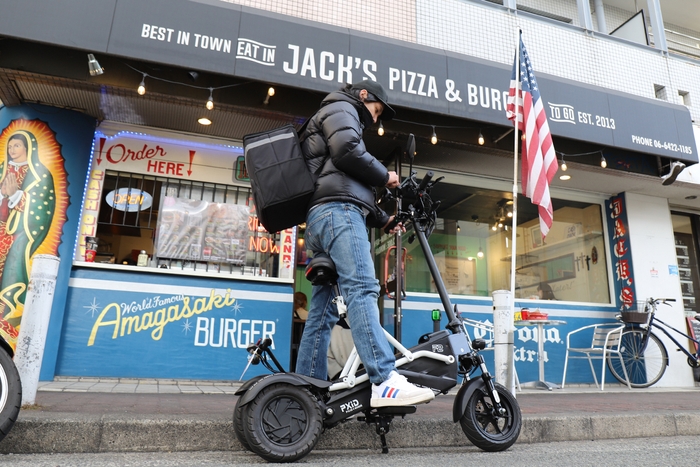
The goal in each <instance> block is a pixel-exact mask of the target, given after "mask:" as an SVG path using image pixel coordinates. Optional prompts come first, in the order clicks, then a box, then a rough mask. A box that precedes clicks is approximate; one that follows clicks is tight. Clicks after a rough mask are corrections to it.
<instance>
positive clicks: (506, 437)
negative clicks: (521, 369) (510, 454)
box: [459, 383, 522, 452]
mask: <svg viewBox="0 0 700 467" xmlns="http://www.w3.org/2000/svg"><path fill="white" fill-rule="evenodd" d="M495 387H496V392H497V393H498V397H499V399H500V400H501V408H502V409H503V410H504V412H503V413H499V412H498V411H497V409H496V404H495V401H494V400H493V395H492V394H491V393H490V392H489V391H488V389H487V388H485V387H484V388H480V389H477V390H476V391H474V393H473V394H472V395H471V396H470V397H469V400H468V401H467V407H466V410H465V411H464V415H462V418H460V419H459V423H460V425H462V431H463V432H464V434H465V435H466V436H467V438H468V439H469V441H471V442H472V444H474V446H476V447H478V448H479V449H483V450H484V451H489V452H496V451H504V450H506V449H508V448H509V447H511V446H512V445H513V443H515V441H516V440H517V439H518V436H519V435H520V428H521V427H522V415H521V413H520V406H519V405H518V402H517V401H516V400H515V397H513V395H512V394H511V393H510V392H509V391H508V390H507V389H506V388H505V386H503V385H501V384H498V383H495Z"/></svg>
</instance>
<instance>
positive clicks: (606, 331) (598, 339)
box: [561, 323, 632, 391]
mask: <svg viewBox="0 0 700 467" xmlns="http://www.w3.org/2000/svg"><path fill="white" fill-rule="evenodd" d="M624 328H625V326H624V325H622V326H621V325H619V324H617V323H602V324H589V325H588V326H583V327H581V328H578V329H575V330H573V331H571V332H570V333H568V334H567V335H566V357H565V359H564V376H563V377H562V380H561V387H562V389H563V388H564V384H565V383H566V369H567V367H568V364H569V359H570V358H572V359H581V358H585V359H587V360H588V364H589V365H590V366H591V373H593V381H595V384H596V386H597V387H600V390H601V391H603V390H604V389H605V365H606V363H607V359H608V358H613V357H614V356H615V355H616V356H617V358H619V359H620V363H622V353H621V352H620V344H621V337H622V330H623V329H624ZM586 330H589V332H590V333H591V334H592V339H591V344H590V346H588V347H571V338H572V336H574V335H575V334H578V333H580V332H582V331H586ZM569 353H576V354H583V355H569ZM593 359H600V360H601V361H602V368H601V378H600V381H601V383H600V384H598V377H597V376H596V372H595V369H594V368H593ZM621 366H622V371H623V372H624V374H625V382H626V383H627V387H628V388H629V389H632V386H630V381H629V376H628V375H627V370H626V369H625V365H624V364H622V365H621Z"/></svg>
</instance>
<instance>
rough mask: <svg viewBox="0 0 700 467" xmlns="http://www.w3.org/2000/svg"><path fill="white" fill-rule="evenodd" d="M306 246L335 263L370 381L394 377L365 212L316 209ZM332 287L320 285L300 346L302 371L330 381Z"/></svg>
mask: <svg viewBox="0 0 700 467" xmlns="http://www.w3.org/2000/svg"><path fill="white" fill-rule="evenodd" d="M304 240H305V242H306V248H307V249H310V250H311V251H313V253H314V255H318V254H320V253H325V254H327V255H328V256H330V257H331V259H332V260H333V261H334V262H335V267H336V270H337V271H338V276H339V278H338V285H339V286H340V293H341V294H342V295H343V297H344V298H345V303H346V304H347V306H348V321H349V323H350V328H351V330H352V338H353V340H354V341H355V347H356V348H357V353H358V354H359V356H360V359H361V360H362V363H363V364H364V366H365V369H366V370H367V375H368V376H369V379H370V381H372V382H373V383H375V384H379V383H381V382H382V381H385V380H386V379H387V378H388V377H389V373H391V371H392V370H394V368H395V365H394V364H395V362H396V359H395V357H394V354H393V352H392V348H391V346H390V345H389V342H388V341H387V339H386V336H385V335H384V330H383V328H382V326H381V325H380V324H379V307H378V305H377V300H378V299H379V290H380V288H379V281H378V280H377V278H376V277H375V273H374V262H373V259H372V252H371V250H370V242H369V239H368V236H367V227H366V226H365V218H364V215H363V213H362V209H361V208H360V207H359V206H356V205H354V204H352V203H343V202H331V203H325V204H322V205H319V206H317V207H315V208H314V209H312V210H311V212H309V215H308V216H307V218H306V234H305V235H304ZM333 298H335V297H334V294H333V290H332V288H331V287H330V286H314V287H313V290H312V293H311V306H310V307H309V316H308V318H307V320H306V327H305V328H304V334H303V335H302V338H301V344H300V345H299V354H298V357H297V366H296V372H297V373H299V374H302V375H308V376H313V377H314V378H319V379H327V377H328V367H327V361H326V356H327V353H328V344H329V342H330V336H331V329H333V326H334V325H335V323H336V322H337V321H338V309H337V308H336V306H335V304H333V303H332V300H333Z"/></svg>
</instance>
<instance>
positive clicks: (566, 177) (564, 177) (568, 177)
mask: <svg viewBox="0 0 700 467" xmlns="http://www.w3.org/2000/svg"><path fill="white" fill-rule="evenodd" d="M559 180H571V175H562V176H561V177H559Z"/></svg>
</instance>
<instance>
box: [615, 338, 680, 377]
mask: <svg viewBox="0 0 700 467" xmlns="http://www.w3.org/2000/svg"><path fill="white" fill-rule="evenodd" d="M643 339H644V331H643V330H641V329H627V330H625V331H623V332H622V342H621V344H620V351H621V353H622V362H624V365H625V369H626V370H627V375H628V376H629V379H630V385H631V386H632V387H633V388H648V387H649V386H651V385H653V384H656V383H657V382H658V381H659V380H660V379H661V377H662V376H663V375H664V372H665V371H666V367H667V366H668V352H667V351H666V347H665V346H664V344H663V343H662V342H661V341H660V340H659V338H658V337H656V336H655V335H654V334H653V333H649V340H648V341H647V344H646V348H642V344H643ZM622 362H620V357H618V356H617V355H610V356H609V357H608V361H607V365H608V368H609V369H610V372H611V373H612V375H613V376H614V377H615V379H617V380H618V381H619V382H621V383H622V384H627V382H626V381H625V373H624V372H623V371H622Z"/></svg>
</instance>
